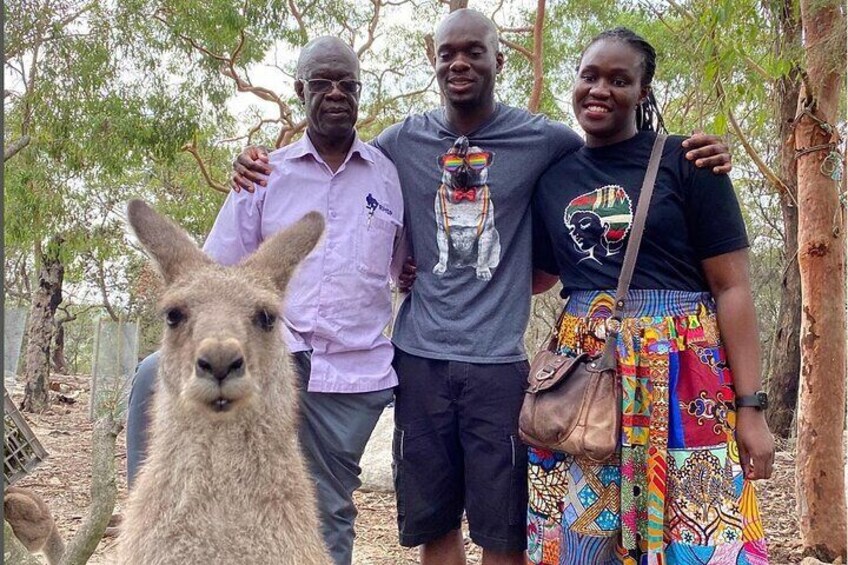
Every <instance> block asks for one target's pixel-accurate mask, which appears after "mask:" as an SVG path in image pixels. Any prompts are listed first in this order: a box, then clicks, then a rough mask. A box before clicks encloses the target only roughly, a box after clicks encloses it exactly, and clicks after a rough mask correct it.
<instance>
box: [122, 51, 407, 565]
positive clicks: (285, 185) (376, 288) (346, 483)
mask: <svg viewBox="0 0 848 565" xmlns="http://www.w3.org/2000/svg"><path fill="white" fill-rule="evenodd" d="M297 76H298V79H297V81H296V82H295V90H296V91H297V95H298V97H299V98H300V100H301V102H302V103H303V105H304V108H305V110H306V115H307V117H306V119H307V130H306V135H304V136H303V137H302V138H301V139H300V140H299V141H297V142H295V143H293V144H291V145H289V146H287V147H284V148H282V149H279V150H277V151H274V152H272V153H271V154H270V162H271V163H273V164H274V167H275V168H274V173H273V174H272V175H271V176H270V178H269V179H268V189H267V190H263V191H259V192H256V193H249V192H241V193H238V194H237V193H231V194H230V195H229V196H228V198H227V200H226V202H225V203H224V206H223V207H222V208H221V211H220V213H219V214H218V219H217V220H216V221H215V225H214V227H213V228H212V231H211V233H210V234H209V237H208V238H207V240H206V244H205V245H204V250H205V251H206V252H207V253H208V254H209V255H210V256H212V257H213V258H214V259H215V260H217V261H218V262H220V263H222V264H225V265H230V264H235V263H238V262H239V261H240V260H242V259H244V258H245V257H246V256H247V255H249V254H250V253H252V252H253V251H255V250H256V249H257V248H258V247H259V244H260V243H261V242H262V241H263V240H264V239H265V238H267V237H269V236H271V235H272V234H274V233H276V232H277V231H279V230H280V229H283V228H285V227H286V226H288V225H290V224H293V223H294V222H296V221H297V220H298V219H299V218H301V217H302V216H303V215H304V214H305V213H307V212H309V211H311V210H317V211H319V212H321V213H322V214H323V215H324V217H325V221H326V230H325V235H324V240H323V243H322V244H319V246H318V247H317V248H316V250H315V251H313V252H312V254H311V255H310V256H309V257H307V259H306V260H305V261H304V263H303V265H302V266H301V267H300V269H299V271H298V273H297V274H296V275H295V278H294V279H293V281H292V283H291V284H290V286H289V291H288V292H289V295H288V299H287V303H286V304H285V307H284V313H285V316H284V317H285V321H286V326H287V328H288V333H287V336H286V337H287V342H288V345H289V348H290V349H291V351H292V352H293V354H294V362H295V366H296V368H297V371H298V374H299V376H300V378H301V381H302V388H303V394H302V397H301V414H302V419H303V421H302V423H301V428H300V440H301V445H302V447H303V450H304V454H305V456H306V458H307V460H308V463H309V465H310V470H311V472H312V473H313V474H314V477H315V482H316V490H317V495H318V509H319V515H320V519H321V527H322V533H323V535H324V540H325V541H326V543H327V546H328V549H329V550H330V554H331V555H332V557H333V561H334V563H335V564H336V565H349V564H350V563H351V553H352V549H353V538H354V531H353V526H354V520H355V517H356V508H355V507H354V504H353V499H352V494H353V491H354V490H355V489H356V488H358V487H359V485H360V484H361V483H360V481H359V478H358V475H359V472H360V469H359V460H360V458H361V457H362V453H363V451H364V449H365V444H366V443H367V441H368V438H369V437H370V436H371V432H372V431H373V429H374V426H375V425H376V423H377V420H378V418H379V416H380V414H381V412H382V411H383V408H384V407H385V406H386V405H387V404H388V403H389V401H390V400H391V398H392V388H393V387H394V386H395V385H396V384H397V377H396V375H395V372H394V370H393V369H392V366H391V361H392V355H393V350H392V346H391V343H390V342H389V341H388V340H387V339H386V338H385V337H384V336H383V335H382V330H383V328H384V327H385V326H386V324H387V323H388V322H389V319H390V318H391V295H390V291H389V270H390V266H391V264H392V257H393V251H394V249H395V241H396V237H397V236H398V234H399V233H400V229H401V226H402V221H403V200H402V197H401V193H400V185H399V182H398V177H397V171H396V169H395V167H394V165H392V163H391V162H390V161H389V160H388V159H387V158H386V157H385V156H384V155H383V154H382V153H381V152H380V151H379V150H377V149H375V148H374V147H372V146H369V145H366V144H364V143H363V142H362V141H360V140H359V139H358V137H357V135H356V131H355V130H354V125H355V124H356V118H357V110H358V103H359V93H360V89H361V85H360V82H359V61H358V60H357V57H356V54H355V53H354V52H353V50H351V48H350V47H349V46H347V45H346V44H344V43H343V42H342V41H340V40H339V39H337V38H333V37H322V38H319V39H316V40H314V41H312V42H310V43H309V44H308V45H306V47H304V49H303V51H302V52H301V55H300V59H299V60H298V71H297ZM395 264H397V263H395ZM233 291H234V292H237V291H238V289H233ZM155 373H156V354H154V355H153V356H151V357H149V358H148V359H146V360H145V361H144V362H143V363H142V365H141V367H140V369H139V371H138V374H137V375H136V378H135V380H134V382H133V387H132V392H131V397H130V409H129V417H128V424H127V429H128V431H127V436H128V437H127V451H128V457H127V459H128V467H129V469H128V475H129V479H130V482H131V483H132V481H133V479H134V476H135V474H136V471H137V467H138V466H139V464H140V459H141V457H142V456H143V453H144V448H145V445H146V431H147V427H148V425H147V415H146V406H147V404H148V403H149V402H150V398H151V397H152V394H153V384H154V380H155Z"/></svg>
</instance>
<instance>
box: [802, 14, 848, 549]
mask: <svg viewBox="0 0 848 565" xmlns="http://www.w3.org/2000/svg"><path fill="white" fill-rule="evenodd" d="M840 1H841V0H840ZM801 21H802V24H803V28H804V42H805V51H806V62H807V65H806V66H807V81H806V82H805V85H806V86H807V88H806V89H804V90H805V91H802V93H801V98H800V103H799V108H800V111H799V115H798V119H797V121H796V126H795V149H796V151H797V152H798V163H797V166H798V264H799V267H800V273H801V296H802V319H801V395H800V399H799V407H798V444H797V445H798V454H797V462H796V486H797V497H798V521H799V523H800V526H801V539H802V543H803V546H804V553H805V554H806V555H810V556H813V557H816V558H817V559H820V560H822V561H827V562H828V563H830V562H832V561H834V560H835V559H836V558H837V557H842V559H845V557H846V516H845V512H846V506H845V478H844V474H843V469H842V467H843V461H844V458H843V452H844V448H843V441H842V437H843V429H844V423H845V392H846V359H845V347H846V343H845V341H846V329H845V321H846V320H845V218H844V212H845V211H844V209H843V207H842V205H841V203H840V194H842V193H843V190H844V185H843V184H842V183H841V182H837V181H835V180H834V179H832V178H831V176H830V174H829V172H828V171H829V169H828V167H829V165H828V163H826V160H827V159H829V158H831V152H832V151H833V150H836V149H838V148H836V147H835V146H834V145H832V144H834V142H835V141H836V138H835V129H833V127H832V126H831V125H830V124H836V123H837V122H838V120H839V117H838V115H837V112H838V107H839V102H840V96H841V94H842V92H843V90H842V87H843V84H842V82H843V79H844V72H845V66H844V65H845V63H844V58H842V57H844V54H845V20H844V16H843V15H842V12H841V7H840V5H839V3H838V2H837V1H836V0H801ZM840 59H841V60H840Z"/></svg>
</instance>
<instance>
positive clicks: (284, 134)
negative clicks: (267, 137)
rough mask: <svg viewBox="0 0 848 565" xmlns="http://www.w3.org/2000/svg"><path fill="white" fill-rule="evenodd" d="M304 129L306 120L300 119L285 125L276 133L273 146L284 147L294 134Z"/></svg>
mask: <svg viewBox="0 0 848 565" xmlns="http://www.w3.org/2000/svg"><path fill="white" fill-rule="evenodd" d="M305 129H306V120H305V119H303V120H300V122H298V123H297V124H295V125H294V126H292V127H285V128H282V129H281V130H280V133H279V134H278V135H277V139H276V141H275V142H274V146H275V147H277V148H280V147H285V146H286V145H288V144H289V143H291V140H292V138H294V136H295V135H297V134H298V133H300V132H302V131H303V130H305Z"/></svg>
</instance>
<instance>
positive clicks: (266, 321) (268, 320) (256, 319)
mask: <svg viewBox="0 0 848 565" xmlns="http://www.w3.org/2000/svg"><path fill="white" fill-rule="evenodd" d="M276 321H277V316H275V315H274V314H272V313H271V312H269V311H268V310H265V309H264V308H263V309H262V310H257V311H256V314H254V315H253V323H254V324H255V325H256V327H258V328H259V329H261V330H263V331H266V332H270V331H271V330H273V329H274V323H275V322H276Z"/></svg>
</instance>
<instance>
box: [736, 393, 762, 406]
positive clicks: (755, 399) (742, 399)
mask: <svg viewBox="0 0 848 565" xmlns="http://www.w3.org/2000/svg"><path fill="white" fill-rule="evenodd" d="M744 406H750V407H752V408H756V409H757V410H765V409H766V408H768V395H767V394H766V393H765V392H763V391H761V390H758V391H757V392H755V393H754V394H748V395H745V396H737V397H736V407H737V408H742V407H744Z"/></svg>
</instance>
